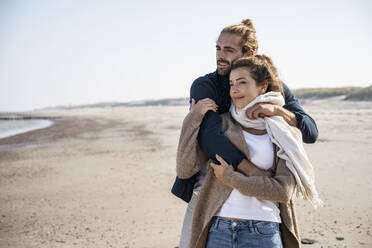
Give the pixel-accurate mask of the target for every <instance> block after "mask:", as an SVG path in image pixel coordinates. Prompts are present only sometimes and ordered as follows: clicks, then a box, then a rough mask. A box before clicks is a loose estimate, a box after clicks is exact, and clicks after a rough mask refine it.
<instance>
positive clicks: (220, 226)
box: [206, 216, 283, 248]
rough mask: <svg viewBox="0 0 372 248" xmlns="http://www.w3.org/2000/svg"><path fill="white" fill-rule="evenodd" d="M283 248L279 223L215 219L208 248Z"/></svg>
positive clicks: (212, 223)
mask: <svg viewBox="0 0 372 248" xmlns="http://www.w3.org/2000/svg"><path fill="white" fill-rule="evenodd" d="M243 247H244V248H248V247H249V248H251V247H252V248H253V247H257V248H272V247H275V248H282V247H283V245H282V239H281V236H280V231H279V223H276V222H269V221H257V220H242V221H237V220H228V219H224V218H221V217H217V216H215V217H213V219H212V222H211V226H210V228H209V234H208V239H207V245H206V248H243Z"/></svg>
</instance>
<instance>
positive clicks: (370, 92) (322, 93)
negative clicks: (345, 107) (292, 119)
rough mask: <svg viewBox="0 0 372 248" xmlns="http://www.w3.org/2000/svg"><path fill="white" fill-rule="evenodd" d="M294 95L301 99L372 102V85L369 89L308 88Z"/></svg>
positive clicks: (296, 91)
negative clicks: (342, 99)
mask: <svg viewBox="0 0 372 248" xmlns="http://www.w3.org/2000/svg"><path fill="white" fill-rule="evenodd" d="M293 93H294V94H295V95H296V96H297V97H298V98H300V99H307V100H311V99H325V98H329V97H335V96H345V100H352V101H372V85H371V86H368V87H342V88H308V89H296V90H293Z"/></svg>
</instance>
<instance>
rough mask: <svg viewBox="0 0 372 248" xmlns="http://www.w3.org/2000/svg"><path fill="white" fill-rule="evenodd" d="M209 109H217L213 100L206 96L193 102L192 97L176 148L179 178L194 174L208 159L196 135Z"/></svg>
mask: <svg viewBox="0 0 372 248" xmlns="http://www.w3.org/2000/svg"><path fill="white" fill-rule="evenodd" d="M209 110H211V111H214V112H215V111H217V105H216V104H215V102H214V101H213V100H210V99H208V98H206V99H203V100H200V101H198V103H196V104H195V101H194V99H192V102H191V107H190V112H189V113H188V114H187V115H186V117H185V119H184V120H183V123H182V128H181V135H180V139H179V141H178V148H177V176H178V177H179V178H181V179H187V178H190V177H192V176H193V175H195V174H196V173H197V172H199V171H200V170H201V166H202V164H201V163H202V162H203V161H204V162H206V161H207V160H208V159H207V157H206V156H203V154H202V151H201V149H200V148H199V144H198V141H197V137H198V132H199V129H200V124H201V122H202V120H203V117H204V115H205V113H206V112H207V111H209Z"/></svg>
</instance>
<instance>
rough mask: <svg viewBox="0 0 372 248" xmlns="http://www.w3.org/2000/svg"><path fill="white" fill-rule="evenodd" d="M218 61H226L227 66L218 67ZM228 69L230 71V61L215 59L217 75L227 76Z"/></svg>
mask: <svg viewBox="0 0 372 248" xmlns="http://www.w3.org/2000/svg"><path fill="white" fill-rule="evenodd" d="M219 62H225V63H227V66H226V67H224V68H220V67H218V63H219ZM230 71H231V63H230V62H229V61H226V60H222V59H220V60H217V73H218V75H221V76H227V75H229V74H230Z"/></svg>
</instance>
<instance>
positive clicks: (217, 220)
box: [211, 216, 279, 228]
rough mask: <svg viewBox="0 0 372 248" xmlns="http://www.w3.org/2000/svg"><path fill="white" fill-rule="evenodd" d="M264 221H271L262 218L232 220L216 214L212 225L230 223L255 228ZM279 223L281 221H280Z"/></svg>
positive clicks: (230, 224)
mask: <svg viewBox="0 0 372 248" xmlns="http://www.w3.org/2000/svg"><path fill="white" fill-rule="evenodd" d="M263 223H269V221H262V220H230V219H225V218H223V217H220V216H214V217H213V219H212V222H211V225H216V226H218V225H220V224H224V225H229V226H246V227H250V228H254V227H257V226H260V225H261V224H263ZM278 224H279V223H278Z"/></svg>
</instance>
